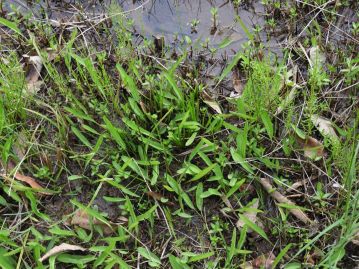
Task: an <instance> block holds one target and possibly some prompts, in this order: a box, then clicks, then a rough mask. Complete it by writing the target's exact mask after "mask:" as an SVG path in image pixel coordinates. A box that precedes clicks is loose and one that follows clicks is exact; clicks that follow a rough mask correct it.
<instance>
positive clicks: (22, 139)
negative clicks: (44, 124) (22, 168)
mask: <svg viewBox="0 0 359 269" xmlns="http://www.w3.org/2000/svg"><path fill="white" fill-rule="evenodd" d="M27 141H28V138H27V137H26V134H25V132H24V131H23V130H22V131H21V132H20V133H19V134H18V136H17V139H16V142H15V143H14V145H13V151H14V153H15V155H16V156H17V157H18V158H19V160H23V159H25V154H26V151H27V149H26V145H27Z"/></svg>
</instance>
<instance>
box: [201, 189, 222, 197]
mask: <svg viewBox="0 0 359 269" xmlns="http://www.w3.org/2000/svg"><path fill="white" fill-rule="evenodd" d="M213 195H216V196H221V195H222V194H221V193H220V192H219V191H218V190H216V189H213V188H209V189H208V190H207V191H205V192H203V193H202V194H201V198H207V197H209V196H213Z"/></svg>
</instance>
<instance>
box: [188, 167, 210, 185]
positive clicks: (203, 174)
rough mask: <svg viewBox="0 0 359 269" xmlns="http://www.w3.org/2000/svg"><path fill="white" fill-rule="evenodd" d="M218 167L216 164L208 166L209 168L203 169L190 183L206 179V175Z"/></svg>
mask: <svg viewBox="0 0 359 269" xmlns="http://www.w3.org/2000/svg"><path fill="white" fill-rule="evenodd" d="M216 165H217V164H216V163H214V164H212V165H210V166H208V167H207V168H205V169H203V170H202V171H201V172H200V173H198V174H197V175H195V176H194V177H193V178H192V179H191V180H190V181H189V182H192V181H197V180H199V179H201V178H202V177H204V176H205V175H207V174H208V173H209V172H211V171H212V170H213V168H214V167H215V166H216Z"/></svg>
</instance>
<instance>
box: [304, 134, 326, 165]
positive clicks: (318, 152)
mask: <svg viewBox="0 0 359 269" xmlns="http://www.w3.org/2000/svg"><path fill="white" fill-rule="evenodd" d="M303 149H304V156H306V157H308V158H310V159H312V160H319V159H321V158H322V157H323V155H324V146H323V144H322V143H320V142H319V141H318V140H317V139H315V138H313V137H310V136H308V137H307V138H306V139H305V142H304V145H303Z"/></svg>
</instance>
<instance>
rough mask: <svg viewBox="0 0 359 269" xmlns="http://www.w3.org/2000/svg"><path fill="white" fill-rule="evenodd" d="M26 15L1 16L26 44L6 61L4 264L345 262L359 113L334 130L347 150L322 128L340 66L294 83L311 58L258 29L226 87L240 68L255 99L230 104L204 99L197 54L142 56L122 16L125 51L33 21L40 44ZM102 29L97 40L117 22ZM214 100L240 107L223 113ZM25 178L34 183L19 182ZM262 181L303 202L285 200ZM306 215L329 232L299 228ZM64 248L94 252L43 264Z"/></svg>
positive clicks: (118, 42) (1, 112)
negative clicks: (31, 81) (32, 75)
mask: <svg viewBox="0 0 359 269" xmlns="http://www.w3.org/2000/svg"><path fill="white" fill-rule="evenodd" d="M276 8H278V9H279V7H276ZM115 13H120V12H119V11H116V12H115ZM213 16H214V15H213ZM15 19H16V18H11V17H9V18H7V19H2V20H1V21H0V23H1V24H2V25H4V26H5V27H6V29H7V31H8V30H9V31H12V32H13V34H14V37H13V39H14V40H13V43H14V45H16V44H17V43H18V42H20V41H23V40H26V45H24V47H22V48H20V49H17V50H16V49H14V50H13V52H12V53H7V54H5V53H4V52H2V56H3V57H2V59H1V61H0V85H1V91H0V94H1V95H0V141H1V142H0V150H1V165H2V170H1V177H2V179H3V181H2V182H1V185H0V186H1V193H0V203H1V205H2V206H3V208H4V209H3V214H2V218H1V220H2V230H1V233H0V237H1V241H2V242H1V245H0V255H1V257H0V266H2V267H4V268H15V267H18V268H21V267H24V268H55V267H57V266H62V265H63V264H66V265H64V266H74V267H77V268H86V267H94V268H96V267H104V268H113V267H114V266H119V267H120V268H131V267H134V266H138V267H139V266H141V267H154V268H170V267H172V268H196V267H206V268H234V267H236V266H237V267H238V265H240V267H241V266H242V267H244V266H246V264H247V263H248V262H249V261H252V264H254V263H260V266H264V265H265V264H266V263H267V262H266V261H268V263H269V262H270V263H271V264H274V265H273V266H276V265H279V264H282V265H283V266H287V267H284V268H299V267H298V266H300V264H301V263H302V264H306V263H307V264H311V263H313V261H312V260H316V262H317V264H320V266H326V267H335V266H337V265H338V264H340V260H342V259H343V258H344V257H345V246H346V245H348V244H350V240H351V239H352V237H353V236H354V235H355V234H356V233H357V231H358V227H357V223H358V214H357V213H356V212H357V208H356V207H357V199H358V192H357V187H358V186H357V184H356V182H355V179H356V168H357V163H356V161H357V154H358V146H357V142H356V140H357V138H358V136H357V133H356V129H357V123H358V115H357V114H355V111H354V110H353V109H352V108H350V109H349V110H348V113H349V115H348V117H347V119H348V120H347V121H345V122H344V123H340V126H336V127H337V128H336V130H337V132H338V134H339V136H340V139H339V140H338V142H337V143H338V144H336V145H333V142H332V140H330V139H329V138H326V137H322V136H321V133H320V132H319V131H316V129H315V127H314V124H313V123H310V121H311V120H310V119H311V116H313V115H314V114H323V113H327V111H326V110H328V109H329V108H330V107H331V104H326V105H322V104H323V103H324V101H323V97H322V96H323V94H324V93H325V91H326V90H328V89H330V88H329V87H330V86H331V84H330V81H329V80H328V79H327V78H328V77H331V76H333V73H331V72H330V70H329V69H324V67H323V66H319V65H313V66H311V69H309V70H306V71H308V76H307V77H306V76H304V75H303V74H302V73H301V76H299V75H293V73H295V72H294V69H296V68H294V67H293V64H291V63H292V62H293V61H296V62H299V63H301V64H302V65H306V66H308V65H307V59H306V57H305V55H302V54H300V53H298V52H296V55H299V56H297V57H298V58H296V59H293V58H290V57H289V56H288V55H290V56H292V57H295V56H293V55H292V53H289V52H288V53H287V54H284V59H283V61H282V63H278V62H277V61H274V60H273V59H274V57H272V55H271V54H269V55H268V57H263V55H262V47H261V46H258V44H257V41H255V40H254V38H253V36H252V35H251V33H250V31H249V30H248V29H246V32H247V33H248V35H249V39H250V41H249V43H248V46H246V47H245V48H244V49H243V50H242V51H239V52H237V54H236V55H235V56H234V58H233V59H232V60H231V61H230V62H229V63H228V64H227V65H226V67H224V70H223V73H222V75H221V76H220V77H219V79H218V80H217V81H216V86H215V88H218V87H221V86H222V84H223V83H224V82H225V79H226V78H227V77H228V75H229V74H230V73H231V72H232V71H233V70H240V71H241V73H242V74H243V76H244V78H243V81H246V83H245V86H244V88H243V93H242V95H241V96H240V97H239V98H237V99H233V98H227V99H224V100H220V101H221V103H220V104H217V103H216V100H210V101H208V99H207V100H206V99H205V98H204V97H203V96H204V92H205V91H207V90H208V86H207V85H206V82H205V80H203V79H202V78H201V74H200V73H198V70H197V69H196V65H195V63H192V62H191V61H190V58H189V57H187V55H186V53H183V55H180V56H179V57H178V58H176V59H175V60H173V59H172V60H171V59H167V61H166V64H163V63H162V62H159V60H158V59H155V57H147V56H144V55H146V54H145V53H143V54H141V53H140V52H141V51H140V50H139V49H138V48H137V49H136V47H135V46H134V45H133V43H132V35H131V32H130V31H129V30H128V29H127V23H126V19H125V18H123V17H121V16H114V15H113V17H112V22H113V26H112V28H111V29H106V27H105V33H102V34H104V36H105V37H104V38H107V39H108V42H109V43H111V44H110V45H109V46H108V47H106V46H105V49H100V48H99V47H97V46H96V44H93V45H89V43H88V42H86V41H87V39H86V38H87V35H86V36H82V35H81V32H80V31H77V30H75V29H72V30H66V31H65V32H64V33H63V34H61V35H56V34H55V35H53V33H55V32H56V31H53V30H55V29H52V28H51V27H50V26H46V29H47V30H46V31H45V30H43V29H44V27H39V25H37V24H36V23H35V24H32V23H31V21H28V20H24V22H23V24H24V26H25V27H28V28H31V27H33V28H34V29H35V32H36V33H37V35H33V34H28V33H26V34H25V32H23V31H22V30H20V29H22V28H21V27H20V28H19V27H18V26H16V24H14V23H12V22H11V21H13V20H15ZM217 19H218V18H217ZM239 21H240V19H239ZM240 24H241V25H242V27H243V22H242V23H240ZM97 27H98V28H96V27H93V28H91V29H89V31H88V34H90V35H89V37H91V35H98V34H99V32H97V30H100V29H102V28H101V27H104V26H103V25H101V24H99V25H98V26H97ZM33 28H32V29H33ZM91 30H93V32H92V31H91ZM113 33H115V38H113ZM40 37H41V38H40ZM82 38H84V39H82ZM44 40H45V42H44ZM44 44H46V45H44ZM48 46H49V47H50V48H51V49H52V51H55V52H56V53H55V54H56V55H55V57H54V59H52V60H49V57H48V54H49V53H48V51H49V50H48ZM149 46H151V45H149ZM2 49H3V50H4V48H3V47H2ZM146 49H148V50H150V48H148V47H146V46H143V47H141V50H146ZM304 51H305V49H304ZM25 53H30V54H32V55H35V54H36V55H38V56H40V57H41V59H42V64H43V68H42V69H41V70H38V71H41V73H40V74H41V76H39V79H40V80H42V81H43V82H44V84H43V85H42V86H40V87H39V89H38V91H37V92H36V93H35V94H34V93H30V92H28V91H27V90H26V89H27V87H26V83H27V80H26V72H27V71H26V69H25V70H24V68H23V66H22V65H21V61H22V60H20V59H21V58H22V55H23V54H25ZM286 61H288V64H284V63H286ZM304 63H305V64H304ZM343 64H344V62H343ZM345 64H346V67H347V68H346V69H345V70H344V71H343V73H344V78H342V77H340V78H336V77H335V78H334V77H333V79H334V80H335V82H333V83H337V81H338V80H339V81H340V80H345V81H346V82H345V83H347V84H346V86H345V87H351V86H352V85H353V84H352V83H353V82H354V81H355V79H354V78H355V77H356V76H357V73H356V72H355V70H356V69H355V68H356V62H355V60H354V61H353V62H350V63H348V62H345ZM306 68H308V67H306ZM302 69H303V68H302ZM299 70H300V72H302V71H303V70H301V69H299ZM353 70H354V71H353ZM290 73H291V74H292V76H290V75H289V74H290ZM324 78H325V79H324ZM323 82H325V83H323ZM354 83H355V82H354ZM293 93H294V94H293ZM207 95H208V94H207ZM207 98H208V97H207ZM208 104H212V107H211V106H208ZM213 104H215V105H216V106H217V107H220V106H221V107H222V108H224V111H226V113H223V114H222V113H214V112H215V110H214V109H213V110H212V108H213V107H214V106H213ZM337 104H338V105H339V104H340V103H339V101H338V103H337ZM282 105H283V107H282V109H281V110H280V111H279V110H278V107H279V106H282ZM217 112H218V110H217ZM351 121H354V126H353V124H351V123H350V122H351ZM337 125H339V123H338V124H337ZM314 136H315V137H316V138H317V139H318V140H322V141H324V145H321V144H320V145H319V146H320V148H322V147H323V148H324V150H325V154H326V155H325V154H321V155H320V156H316V157H318V158H313V159H310V158H308V156H306V150H308V149H306V148H305V147H308V145H306V144H305V142H306V141H307V140H308V138H312V139H313V137H314ZM303 141H305V142H303ZM301 143H302V144H301ZM303 143H304V147H303ZM318 143H319V142H318ZM340 145H345V146H347V147H348V148H350V149H351V150H349V151H345V150H341V147H340ZM315 146H318V145H315ZM312 150H313V149H312ZM314 150H316V148H315V149H314ZM324 150H323V151H324ZM315 152H318V151H315ZM319 152H322V151H319ZM339 156H340V157H341V158H342V159H344V160H347V162H339ZM17 173H20V174H23V175H25V174H26V175H28V176H29V177H31V178H30V179H27V181H19V180H17V179H18V178H24V177H19V176H17ZM263 177H266V178H267V179H268V178H269V179H270V182H271V183H270V184H272V186H273V188H276V189H277V191H278V192H280V193H282V194H283V196H284V195H286V196H288V197H289V198H288V199H291V201H292V202H291V203H288V204H287V203H279V202H278V201H274V200H273V199H272V198H271V192H270V191H269V193H268V190H266V189H263V188H262V187H261V184H260V182H261V180H260V179H261V178H263ZM25 182H27V183H29V182H31V183H32V185H30V187H29V186H28V185H27V183H25ZM34 182H36V183H38V185H40V187H41V188H40V187H38V186H37V187H36V188H34V186H36V185H34ZM268 182H269V181H268ZM39 183H40V184H39ZM298 183H299V185H298ZM333 183H335V184H337V185H335V186H334V185H333ZM293 188H294V189H296V192H293ZM293 210H300V211H301V212H305V213H306V214H307V215H308V216H309V217H308V218H310V219H311V220H313V222H314V223H315V224H313V226H311V225H308V224H305V223H301V222H300V219H299V220H298V219H296V218H295V216H292V215H291V212H293ZM313 227H314V228H313ZM313 230H314V231H313ZM62 242H67V243H71V244H74V245H77V246H81V248H79V247H77V248H73V249H72V250H74V249H75V250H76V249H77V250H83V249H85V252H84V253H82V252H79V253H77V252H72V251H71V249H67V250H66V249H65V250H63V251H61V252H58V253H55V254H54V255H52V256H51V257H49V258H48V260H47V257H46V256H45V257H46V259H45V258H43V259H40V258H41V257H42V256H43V255H44V254H45V253H49V251H50V250H51V249H53V247H54V246H58V245H60V244H61V243H62ZM281 242H284V243H281ZM320 249H322V250H323V251H319V250H320ZM272 252H273V253H272ZM50 253H51V252H50ZM261 254H264V255H263V256H261ZM263 260H264V262H263ZM296 266H297V267H296Z"/></svg>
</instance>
